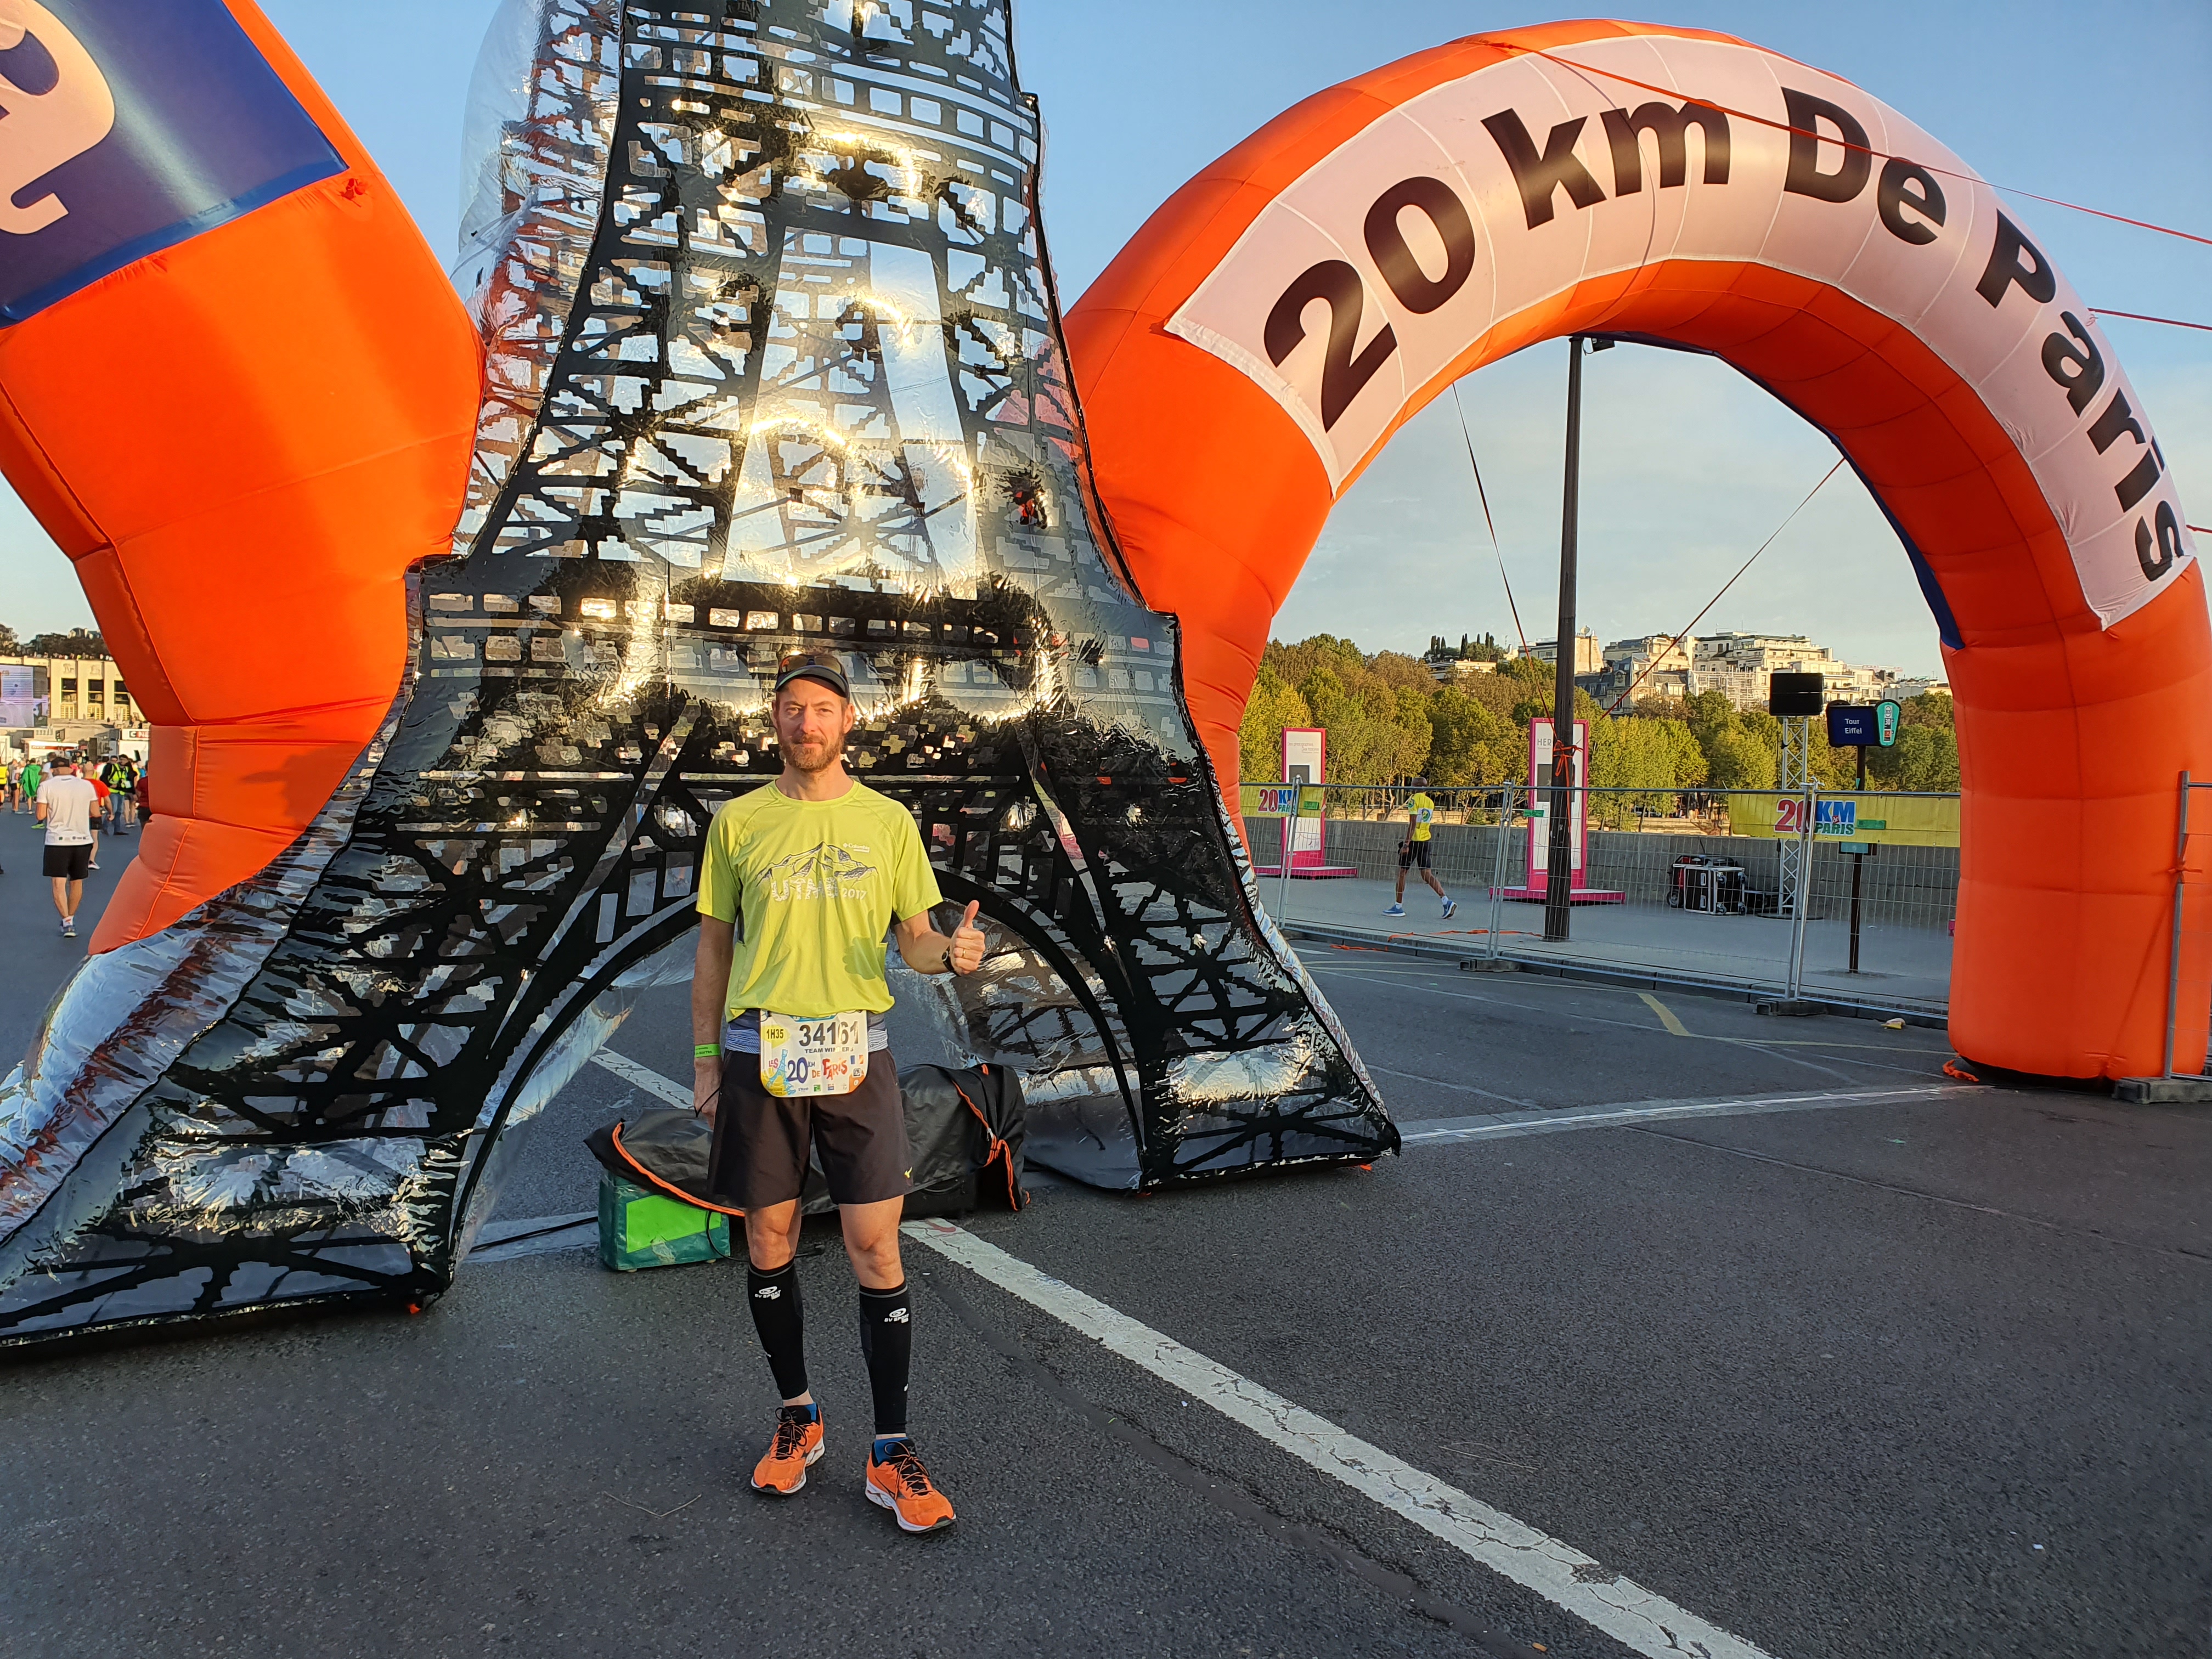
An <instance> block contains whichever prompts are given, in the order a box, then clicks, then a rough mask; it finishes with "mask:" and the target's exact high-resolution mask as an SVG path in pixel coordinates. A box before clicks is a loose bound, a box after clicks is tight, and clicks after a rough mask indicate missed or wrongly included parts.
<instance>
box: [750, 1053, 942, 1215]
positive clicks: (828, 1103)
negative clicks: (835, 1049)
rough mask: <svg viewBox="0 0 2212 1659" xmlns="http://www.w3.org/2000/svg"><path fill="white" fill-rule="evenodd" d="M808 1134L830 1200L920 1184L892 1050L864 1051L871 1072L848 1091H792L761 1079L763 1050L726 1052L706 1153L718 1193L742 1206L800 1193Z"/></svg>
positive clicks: (867, 1200)
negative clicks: (783, 1093) (774, 1088)
mask: <svg viewBox="0 0 2212 1659" xmlns="http://www.w3.org/2000/svg"><path fill="white" fill-rule="evenodd" d="M810 1140H811V1142H812V1143H813V1146H814V1149H815V1151H816V1152H817V1153H818V1154H819V1155H820V1157H821V1159H822V1173H823V1177H824V1178H825V1179H826V1180H827V1181H828V1182H829V1197H830V1200H831V1201H832V1202H834V1203H837V1204H876V1203H880V1202H882V1201H883V1200H884V1199H887V1198H902V1197H904V1196H905V1195H906V1194H908V1193H909V1192H911V1191H912V1190H913V1189H914V1182H912V1181H911V1180H910V1179H908V1170H910V1169H911V1168H912V1167H913V1164H914V1155H913V1153H912V1152H911V1151H910V1150H909V1149H908V1146H907V1139H906V1105H905V1103H904V1101H903V1100H902V1099H901V1097H900V1095H899V1083H898V1062H897V1061H896V1060H893V1059H892V1058H891V1051H890V1049H888V1048H878V1049H876V1050H874V1051H873V1052H872V1053H871V1054H869V1055H868V1074H867V1076H866V1078H864V1079H861V1082H860V1087H859V1088H857V1089H855V1090H854V1091H853V1092H852V1093H850V1094H848V1095H793V1096H789V1097H779V1096H776V1095H772V1094H770V1093H769V1091H767V1090H766V1089H764V1088H763V1087H762V1086H761V1079H760V1056H759V1055H758V1054H731V1053H725V1054H723V1056H722V1094H721V1098H720V1101H719V1102H717V1103H716V1105H715V1109H714V1150H713V1152H712V1153H711V1154H709V1158H708V1188H709V1189H710V1190H711V1191H712V1193H713V1194H714V1196H715V1197H716V1198H717V1199H719V1200H720V1201H721V1202H723V1203H725V1204H733V1205H735V1206H738V1208H739V1209H744V1210H757V1209H764V1208H766V1207H767V1206H769V1205H771V1204H783V1203H787V1202H788V1201H789V1200H792V1199H794V1198H797V1197H798V1196H799V1189H800V1188H802V1187H803V1186H804V1185H805V1182H806V1148H807V1144H808V1142H809V1141H810Z"/></svg>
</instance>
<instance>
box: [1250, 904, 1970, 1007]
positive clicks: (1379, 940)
mask: <svg viewBox="0 0 2212 1659" xmlns="http://www.w3.org/2000/svg"><path fill="white" fill-rule="evenodd" d="M1283 933H1284V935H1285V937H1286V938H1290V939H1313V940H1315V941H1316V942H1317V943H1320V944H1323V945H1347V946H1351V947H1353V948H1355V949H1358V950H1364V951H1383V952H1387V953H1389V954H1390V955H1392V956H1408V957H1423V958H1425V959H1427V960H1430V961H1446V962H1452V963H1467V964H1468V967H1469V968H1470V969H1475V970H1484V971H1487V970H1489V969H1488V959H1487V958H1486V957H1473V956H1470V955H1469V954H1468V947H1467V946H1466V945H1440V944H1438V943H1437V942H1436V941H1435V940H1433V939H1386V938H1384V937H1383V936H1382V935H1379V934H1376V933H1364V932H1362V931H1361V930H1359V929H1358V928H1354V927H1328V926H1326V925H1324V924H1321V923H1315V922H1300V921H1293V922H1291V923H1289V924H1288V925H1286V926H1285V927H1284V928H1283ZM1498 956H1499V960H1500V962H1501V963H1510V965H1511V968H1512V970H1513V971H1515V972H1516V973H1522V974H1540V975H1543V976H1544V977H1546V978H1547V979H1571V980H1579V981H1586V982H1588V983H1590V984H1595V985H1617V986H1620V987H1622V988H1624V989H1626V990H1651V991H1669V990H1671V991H1692V992H1695V993H1697V994H1699V995H1700V996H1715V997H1725V998H1727V999H1729V1000H1731V1001H1735V1002H1750V1003H1773V1002H1775V1001H1776V1000H1777V999H1778V996H1779V995H1780V994H1779V993H1778V991H1777V990H1776V988H1775V987H1773V986H1771V985H1751V984H1747V983H1746V982H1744V981H1741V980H1725V979H1710V978H1706V977H1704V976H1702V975H1697V974H1683V973H1672V972H1669V971H1668V969H1664V968H1646V967H1622V966H1619V965H1616V964H1613V963H1597V962H1572V961H1562V960H1560V959H1559V958H1558V957H1524V956H1516V955H1515V954H1514V953H1513V952H1512V951H1510V949H1509V950H1506V951H1500V952H1499V953H1498ZM1798 1007H1799V1008H1801V1009H1802V1011H1803V1012H1810V1013H1820V1014H1833V1015H1836V1016H1838V1018H1844V1019H1873V1020H1891V1019H1901V1020H1903V1021H1904V1022H1905V1024H1907V1025H1917V1026H1920V1027H1922V1028H1923V1029H1925V1030H1931V1031H1941V1030H1947V1029H1948V1027H1949V1024H1950V1020H1949V1017H1948V1014H1947V1013H1944V1012H1940V1011H1938V1010H1935V1009H1931V1008H1926V1007H1913V1006H1895V1005H1893V1004H1889V1003H1881V1002H1872V1001H1868V1000H1864V999H1863V998H1853V997H1838V996H1831V995H1823V994H1820V993H1818V992H1808V994H1805V995H1803V996H1801V997H1800V998H1799V999H1798ZM1796 1011H1797V1010H1796V1009H1793V1010H1792V1012H1796Z"/></svg>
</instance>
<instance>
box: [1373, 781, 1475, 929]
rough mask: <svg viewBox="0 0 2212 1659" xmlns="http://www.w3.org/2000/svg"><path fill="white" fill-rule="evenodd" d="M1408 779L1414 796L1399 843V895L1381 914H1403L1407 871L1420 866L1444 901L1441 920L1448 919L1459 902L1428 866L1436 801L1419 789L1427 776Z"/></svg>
mask: <svg viewBox="0 0 2212 1659" xmlns="http://www.w3.org/2000/svg"><path fill="white" fill-rule="evenodd" d="M1408 781H1409V782H1411V783H1412V785H1413V799H1410V800H1408V801H1407V803H1406V839H1405V840H1403V841H1401V842H1399V843H1398V896H1396V897H1395V898H1394V899H1392V900H1391V901H1390V908H1389V909H1387V910H1385V911H1384V912H1383V915H1386V916H1402V915H1405V914H1406V872H1407V871H1408V870H1411V869H1414V868H1419V871H1420V872H1421V879H1422V880H1423V881H1425V882H1426V883H1428V884H1429V888H1430V890H1431V891H1432V892H1434V893H1435V894H1436V896H1437V897H1438V898H1440V899H1442V900H1443V902H1444V911H1443V914H1444V920H1445V921H1450V920H1451V913H1452V912H1453V911H1455V910H1456V909H1458V908H1459V906H1458V904H1457V903H1456V902H1454V900H1453V898H1452V896H1451V895H1450V894H1449V893H1447V892H1445V891H1444V888H1443V883H1442V882H1440V881H1438V880H1437V873H1436V872H1435V871H1433V870H1431V868H1430V867H1429V824H1430V823H1431V820H1433V819H1434V818H1435V817H1436V815H1437V804H1436V802H1434V801H1432V800H1431V799H1429V798H1428V796H1427V795H1426V794H1425V793H1422V792H1423V791H1425V790H1426V789H1427V788H1428V787H1429V781H1428V780H1427V779H1426V778H1413V779H1409V780H1408Z"/></svg>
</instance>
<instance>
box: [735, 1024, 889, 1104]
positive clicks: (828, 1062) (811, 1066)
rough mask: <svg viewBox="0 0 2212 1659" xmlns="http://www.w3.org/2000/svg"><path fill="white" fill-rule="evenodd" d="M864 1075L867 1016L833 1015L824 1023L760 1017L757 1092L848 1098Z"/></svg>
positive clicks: (865, 1071)
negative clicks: (758, 1081)
mask: <svg viewBox="0 0 2212 1659" xmlns="http://www.w3.org/2000/svg"><path fill="white" fill-rule="evenodd" d="M867 1075H868V1017H867V1016H866V1014H862V1013H853V1014H831V1015H830V1016H829V1018H826V1019H793V1018H791V1016H790V1015H788V1014H765V1013H764V1014H763V1015H762V1016H761V1017H760V1076H761V1087H762V1088H763V1089H765V1090H767V1091H769V1093H770V1094H772V1095H776V1096H780V1097H784V1098H786V1099H788V1098H789V1097H792V1096H793V1095H848V1094H850V1093H852V1092H853V1091H854V1090H855V1089H857V1088H859V1087H860V1084H861V1081H862V1080H863V1079H866V1076H867Z"/></svg>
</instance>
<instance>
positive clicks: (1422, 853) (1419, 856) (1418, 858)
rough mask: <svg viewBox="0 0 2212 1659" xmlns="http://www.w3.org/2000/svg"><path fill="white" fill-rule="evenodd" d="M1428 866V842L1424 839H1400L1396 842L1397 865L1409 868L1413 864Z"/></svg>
mask: <svg viewBox="0 0 2212 1659" xmlns="http://www.w3.org/2000/svg"><path fill="white" fill-rule="evenodd" d="M1417 864H1418V865H1419V866H1421V868H1422V869H1424V870H1425V869H1427V868H1428V867H1429V843H1428V842H1425V841H1401V842H1399V843H1398V867H1399V868H1400V869H1401V870H1410V869H1412V868H1413V866H1415V865H1417Z"/></svg>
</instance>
